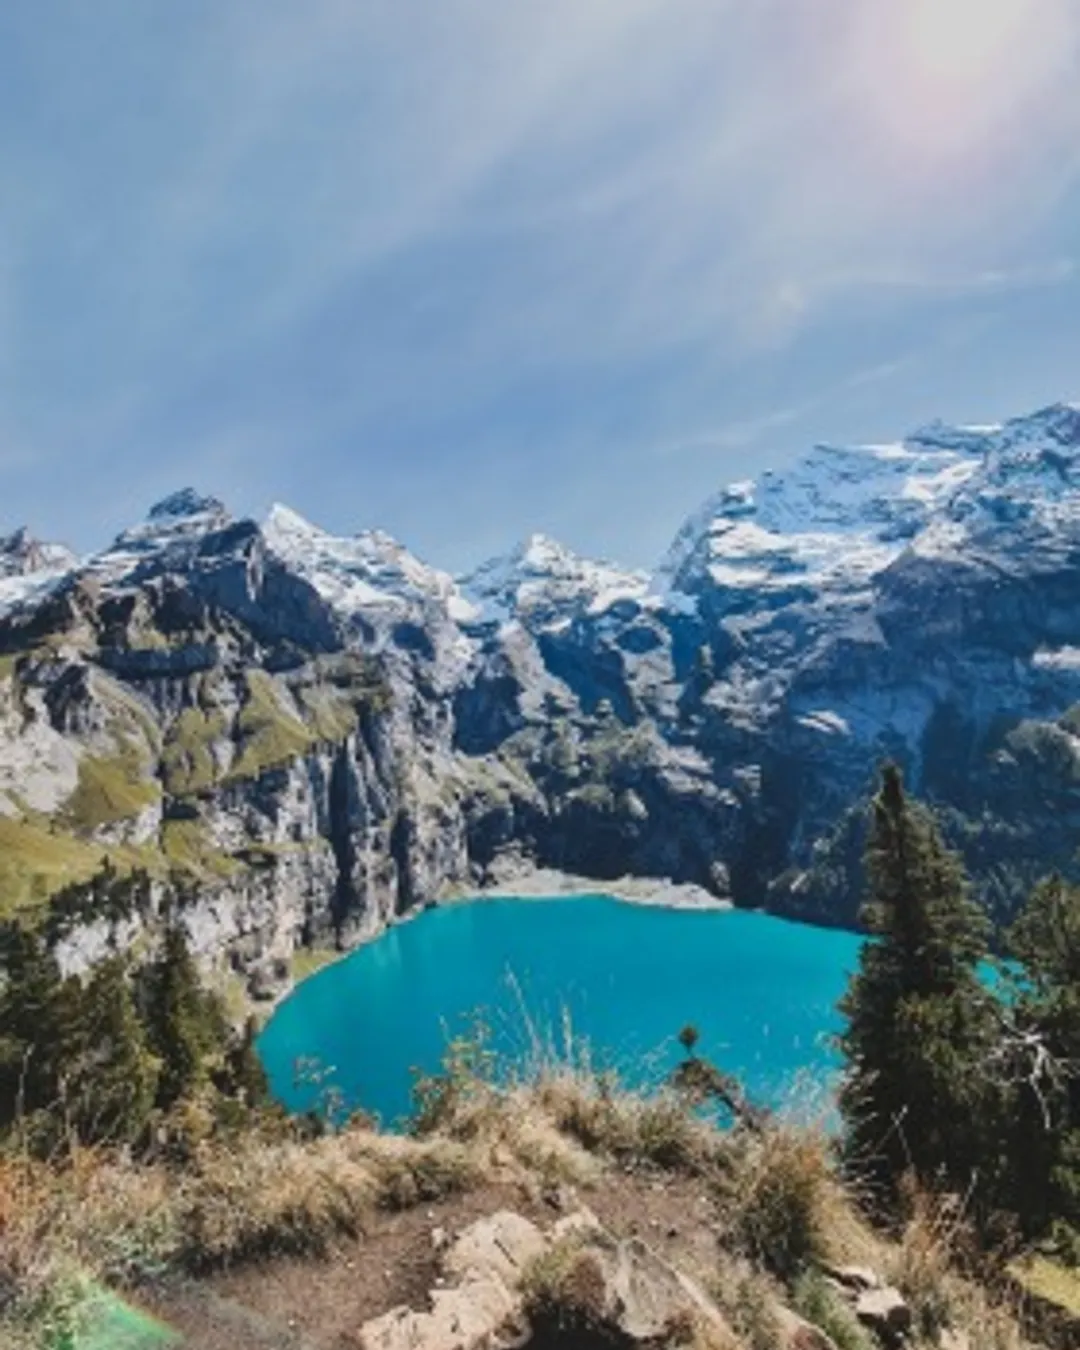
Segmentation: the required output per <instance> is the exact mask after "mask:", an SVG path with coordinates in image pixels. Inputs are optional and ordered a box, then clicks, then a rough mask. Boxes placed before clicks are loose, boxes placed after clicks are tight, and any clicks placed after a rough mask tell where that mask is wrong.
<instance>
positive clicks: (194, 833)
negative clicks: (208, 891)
mask: <svg viewBox="0 0 1080 1350" xmlns="http://www.w3.org/2000/svg"><path fill="white" fill-rule="evenodd" d="M161 851H162V853H163V854H164V856H165V859H166V861H167V862H168V863H169V865H170V866H172V867H175V868H178V869H179V870H180V871H182V872H189V873H191V874H192V875H193V876H197V877H206V878H216V879H218V880H227V879H228V878H230V877H233V876H235V875H236V873H237V872H238V871H240V870H241V864H240V863H238V862H237V860H236V859H235V858H234V857H233V856H232V854H230V853H226V852H224V851H223V850H222V849H219V848H218V847H217V846H216V845H215V844H214V842H213V840H212V838H211V837H210V834H209V832H208V831H207V829H206V826H205V825H204V824H203V822H202V821H201V820H198V819H192V820H166V821H163V822H162V826H161Z"/></svg>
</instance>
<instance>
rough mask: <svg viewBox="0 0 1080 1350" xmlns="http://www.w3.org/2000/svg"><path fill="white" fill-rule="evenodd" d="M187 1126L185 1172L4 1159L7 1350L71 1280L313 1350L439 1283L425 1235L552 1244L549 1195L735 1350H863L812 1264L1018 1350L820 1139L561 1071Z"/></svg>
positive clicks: (53, 1305) (470, 1078)
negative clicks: (365, 1107)
mask: <svg viewBox="0 0 1080 1350" xmlns="http://www.w3.org/2000/svg"><path fill="white" fill-rule="evenodd" d="M188 1115H189V1120H188V1125H187V1128H188V1129H189V1130H190V1131H192V1132H193V1137H194V1138H198V1137H199V1136H200V1135H201V1136H202V1137H203V1142H202V1144H201V1145H200V1146H199V1147H198V1148H197V1149H196V1150H195V1151H194V1152H193V1153H192V1154H191V1155H190V1159H189V1161H187V1162H183V1163H178V1164H173V1165H167V1164H165V1163H163V1162H158V1163H145V1164H137V1163H133V1162H132V1161H131V1160H130V1159H124V1158H122V1157H117V1156H111V1155H109V1154H107V1153H96V1154H81V1155H79V1156H78V1157H77V1158H76V1159H75V1160H73V1165H70V1166H67V1167H65V1168H63V1169H60V1170H58V1169H57V1168H56V1167H46V1166H44V1165H39V1164H34V1163H31V1162H28V1161H26V1160H25V1159H24V1158H21V1157H20V1156H19V1155H18V1154H17V1153H16V1154H13V1155H11V1156H9V1157H8V1158H7V1159H6V1160H4V1161H2V1162H0V1215H7V1216H8V1227H7V1229H6V1230H5V1237H6V1244H5V1245H4V1246H3V1247H0V1279H2V1278H3V1277H4V1276H5V1275H6V1276H7V1277H8V1278H9V1279H14V1280H15V1282H16V1286H17V1287H19V1288H20V1289H22V1290H23V1291H24V1293H23V1298H22V1301H21V1303H19V1304H17V1305H15V1306H14V1307H12V1308H9V1310H8V1313H7V1322H6V1325H5V1324H4V1323H3V1322H0V1332H4V1333H6V1334H7V1336H8V1341H7V1342H5V1344H7V1343H9V1342H10V1343H11V1344H20V1343H19V1342H18V1341H17V1340H16V1339H15V1338H16V1334H17V1333H19V1334H21V1332H22V1330H25V1328H26V1327H27V1326H29V1325H30V1324H31V1323H34V1322H35V1321H36V1325H37V1326H38V1327H40V1326H41V1325H42V1321H43V1319H44V1320H47V1319H48V1318H50V1317H51V1318H52V1319H53V1320H54V1321H56V1320H60V1319H62V1317H63V1315H64V1314H63V1307H64V1300H65V1298H66V1297H67V1295H68V1294H69V1293H70V1290H71V1288H72V1278H73V1272H75V1271H76V1270H80V1271H89V1272H91V1273H92V1274H93V1275H94V1276H95V1277H96V1278H98V1279H101V1280H104V1281H105V1282H107V1283H109V1282H111V1283H113V1284H117V1283H119V1284H120V1285H125V1284H130V1283H131V1282H132V1281H134V1283H135V1284H136V1285H137V1286H138V1285H140V1283H142V1284H143V1285H144V1288H145V1291H146V1292H145V1293H144V1296H146V1297H150V1298H151V1301H153V1300H154V1299H157V1300H158V1306H159V1307H161V1308H164V1309H165V1310H166V1313H167V1314H168V1310H169V1308H170V1306H171V1307H172V1308H173V1309H174V1310H176V1311H178V1312H180V1313H183V1314H184V1316H186V1317H188V1318H189V1319H193V1320H191V1321H190V1326H191V1327H193V1328H194V1329H195V1330H196V1331H198V1332H199V1334H200V1337H201V1335H202V1334H203V1333H204V1332H205V1334H206V1339H205V1340H204V1339H201V1338H200V1339H197V1340H193V1341H192V1344H198V1345H200V1346H203V1345H216V1344H217V1342H216V1341H215V1340H213V1339H212V1336H211V1332H212V1330H213V1328H212V1326H210V1324H208V1323H206V1322H205V1320H204V1321H203V1322H200V1320H199V1318H200V1317H201V1316H204V1314H205V1310H206V1308H208V1307H213V1306H215V1304H216V1303H217V1302H220V1300H222V1299H223V1298H224V1299H228V1300H231V1301H232V1302H233V1304H234V1305H236V1304H237V1303H239V1304H241V1305H242V1306H243V1307H244V1308H247V1309H249V1310H257V1311H258V1314H259V1315H260V1316H261V1317H262V1318H263V1319H264V1321H265V1319H266V1318H268V1317H270V1316H272V1317H273V1318H274V1319H276V1324H277V1325H279V1326H280V1327H281V1328H282V1329H284V1328H286V1327H293V1328H296V1327H298V1328H300V1330H301V1331H302V1332H303V1333H304V1334H305V1335H306V1336H308V1337H309V1338H310V1340H311V1343H313V1344H325V1345H329V1344H332V1343H336V1342H335V1341H333V1340H332V1333H336V1332H340V1331H345V1330H349V1331H350V1332H352V1331H355V1329H356V1326H357V1320H358V1318H359V1311H360V1308H361V1305H362V1307H363V1309H364V1316H365V1317H366V1316H374V1315H377V1314H378V1313H380V1312H382V1311H385V1310H386V1309H387V1308H388V1307H390V1306H392V1305H393V1304H394V1303H395V1302H396V1301H398V1299H399V1298H400V1297H406V1298H408V1299H410V1300H412V1301H418V1300H420V1299H421V1297H422V1294H423V1292H424V1291H425V1290H426V1289H427V1288H429V1287H430V1285H431V1283H432V1282H433V1279H434V1273H435V1272H434V1268H433V1265H432V1244H431V1231H432V1229H433V1228H434V1227H436V1226H439V1225H443V1226H446V1225H451V1226H452V1225H454V1224H457V1223H461V1222H463V1221H464V1220H466V1219H468V1218H471V1217H476V1215H477V1214H480V1213H485V1212H492V1211H493V1210H494V1209H498V1208H506V1207H510V1208H516V1209H518V1210H519V1211H520V1212H523V1213H526V1214H529V1215H531V1216H533V1217H537V1218H539V1219H540V1221H542V1222H543V1223H544V1225H545V1226H548V1225H549V1224H550V1222H551V1220H552V1218H553V1217H554V1216H553V1214H552V1210H551V1209H550V1207H549V1205H548V1200H546V1199H545V1197H550V1196H551V1195H554V1194H558V1195H573V1196H574V1197H575V1198H574V1199H571V1200H564V1201H561V1202H560V1203H561V1204H563V1205H565V1204H568V1203H569V1204H571V1205H575V1204H581V1203H583V1204H585V1205H587V1206H589V1207H591V1208H592V1209H593V1210H594V1211H595V1212H596V1213H597V1214H598V1216H599V1217H600V1219H601V1221H602V1222H603V1223H604V1224H605V1225H606V1226H607V1227H608V1228H609V1229H610V1230H611V1231H612V1232H614V1233H615V1234H616V1235H621V1236H629V1235H632V1234H635V1233H637V1234H640V1235H642V1236H644V1237H645V1238H646V1240H647V1241H648V1242H650V1243H651V1244H653V1245H655V1246H656V1247H657V1249H658V1250H659V1251H660V1252H661V1253H662V1254H663V1255H664V1256H665V1257H666V1258H667V1259H668V1260H669V1261H671V1262H673V1263H674V1264H676V1265H677V1266H678V1267H679V1268H680V1269H682V1270H683V1271H684V1272H685V1273H687V1274H688V1275H690V1276H692V1277H693V1278H695V1279H697V1280H698V1281H699V1283H701V1284H702V1285H703V1286H704V1287H706V1288H707V1289H708V1290H709V1292H710V1293H711V1294H712V1295H713V1297H714V1298H715V1299H716V1300H717V1301H718V1303H719V1304H720V1305H721V1306H722V1308H723V1309H724V1311H725V1312H726V1314H727V1316H728V1318H729V1319H730V1321H731V1323H732V1325H733V1326H734V1327H735V1328H736V1329H737V1331H738V1333H739V1341H738V1344H739V1345H740V1346H742V1347H744V1348H745V1350H766V1348H767V1350H773V1347H774V1346H775V1345H776V1344H777V1333H776V1326H777V1320H776V1319H777V1317H778V1316H779V1315H780V1314H779V1309H780V1307H781V1306H782V1305H786V1306H788V1307H790V1306H795V1307H797V1308H798V1309H799V1310H800V1311H801V1313H802V1315H804V1316H808V1317H810V1318H811V1319H812V1320H815V1321H817V1322H818V1323H819V1325H822V1326H823V1327H825V1328H826V1329H827V1330H829V1331H830V1333H831V1334H833V1335H834V1337H835V1339H836V1341H837V1344H838V1345H841V1346H843V1347H844V1350H869V1345H868V1342H867V1341H866V1340H865V1337H863V1339H858V1336H859V1330H858V1328H857V1327H853V1323H852V1321H851V1319H850V1317H846V1310H845V1308H844V1307H842V1306H840V1305H838V1304H837V1302H836V1300H835V1298H833V1297H832V1295H831V1294H830V1292H829V1289H828V1286H827V1285H826V1284H825V1283H824V1282H823V1281H822V1278H821V1276H820V1274H819V1273H817V1272H819V1271H820V1268H821V1264H822V1263H825V1262H844V1263H857V1264H861V1265H870V1266H872V1267H874V1268H875V1269H876V1270H878V1271H879V1272H880V1273H881V1274H882V1275H883V1276H884V1277H885V1278H886V1279H888V1280H890V1281H892V1282H894V1283H895V1284H897V1285H898V1286H899V1288H900V1289H901V1290H902V1291H903V1293H904V1294H905V1296H906V1297H907V1298H908V1300H909V1302H910V1304H911V1306H912V1308H913V1310H914V1313H915V1316H916V1321H917V1325H918V1328H919V1335H918V1337H917V1339H916V1341H915V1344H916V1345H918V1346H930V1345H932V1344H936V1343H937V1334H938V1332H939V1331H940V1330H941V1328H942V1327H944V1326H946V1325H947V1326H951V1327H952V1328H954V1329H962V1330H963V1329H966V1330H968V1331H969V1332H971V1333H973V1334H974V1336H975V1340H974V1341H973V1344H978V1345H979V1346H980V1347H984V1346H985V1347H988V1350H1019V1348H1020V1346H1021V1345H1022V1344H1023V1341H1022V1337H1021V1335H1020V1332H1019V1329H1018V1326H1017V1323H1016V1321H1015V1319H1014V1317H1013V1315H1012V1313H1011V1311H1010V1309H1009V1308H1008V1307H1007V1306H1004V1305H1003V1304H1002V1303H1000V1302H999V1301H998V1299H997V1297H996V1296H995V1293H994V1291H993V1290H987V1289H985V1288H982V1287H980V1286H978V1285H975V1284H973V1283H971V1282H970V1281H968V1280H965V1279H963V1278H961V1276H960V1275H959V1274H957V1273H956V1271H955V1270H954V1269H953V1267H952V1265H951V1261H950V1247H951V1244H952V1242H953V1241H954V1239H955V1237H956V1234H955V1219H954V1217H950V1218H949V1219H948V1222H947V1223H945V1222H939V1221H938V1219H937V1216H936V1214H935V1211H934V1210H933V1208H932V1207H928V1206H923V1207H922V1208H921V1209H920V1208H918V1207H917V1208H916V1211H915V1212H914V1213H913V1215H912V1216H911V1217H910V1219H909V1222H908V1223H907V1225H906V1227H903V1230H902V1232H901V1233H900V1236H899V1237H896V1236H895V1235H893V1236H888V1235H885V1234H883V1233H881V1232H877V1231H875V1230H874V1229H873V1228H871V1227H870V1225H869V1224H868V1222H867V1221H866V1219H865V1218H864V1217H863V1216H862V1215H861V1213H860V1212H859V1209H858V1207H857V1205H856V1204H855V1202H854V1200H853V1198H852V1197H851V1195H850V1194H849V1193H848V1192H847V1190H846V1189H845V1187H844V1186H843V1184H842V1183H841V1181H840V1179H839V1178H838V1177H837V1175H836V1174H835V1172H834V1170H833V1166H832V1163H831V1160H830V1154H829V1149H828V1145H827V1141H826V1140H825V1138H824V1136H823V1135H821V1134H820V1133H819V1132H817V1131H814V1130H807V1129H795V1128H784V1127H780V1126H776V1127H772V1128H770V1129H768V1130H767V1131H766V1132H765V1133H764V1134H761V1135H755V1134H751V1133H747V1132H736V1133H731V1132H726V1133H725V1132H719V1131H717V1130H715V1129H714V1128H712V1127H711V1126H709V1125H707V1124H705V1123H703V1122H702V1121H701V1120H700V1119H699V1118H697V1117H695V1116H694V1115H693V1114H692V1113H691V1112H689V1111H688V1110H687V1109H686V1108H685V1107H684V1106H683V1105H681V1104H680V1103H679V1102H677V1101H676V1100H675V1099H673V1098H671V1097H666V1096H659V1097H653V1098H643V1097H639V1096H631V1095H628V1094H624V1093H621V1092H620V1091H618V1090H617V1089H612V1087H611V1086H610V1085H608V1084H605V1083H602V1082H599V1081H598V1080H596V1079H595V1078H593V1077H590V1076H589V1075H587V1074H583V1073H579V1072H574V1071H570V1070H564V1069H558V1068H554V1069H552V1068H543V1069H541V1070H540V1071H539V1072H537V1073H534V1074H532V1075H530V1076H529V1078H528V1081H525V1082H523V1083H521V1084H520V1085H518V1086H516V1087H512V1088H505V1089H497V1088H495V1087H493V1086H491V1085H489V1084H488V1083H486V1082H484V1081H483V1080H482V1078H481V1077H478V1076H476V1075H475V1074H474V1073H472V1072H471V1071H469V1070H462V1069H461V1068H460V1066H459V1067H458V1068H457V1069H456V1070H455V1071H454V1073H453V1074H452V1075H451V1076H450V1077H449V1078H448V1079H445V1080H443V1082H442V1084H441V1086H440V1088H439V1090H438V1091H437V1092H436V1093H435V1094H434V1096H432V1097H431V1098H429V1110H428V1112H427V1113H426V1126H425V1129H424V1131H423V1133H421V1134H420V1135H418V1136H417V1137H401V1136H394V1135H387V1134H382V1133H379V1132H377V1131H375V1130H373V1129H371V1128H369V1127H368V1126H366V1125H363V1124H353V1125H351V1126H349V1127H347V1128H346V1129H344V1130H343V1131H342V1132H341V1133H339V1134H337V1135H334V1136H331V1137H325V1138H321V1139H316V1140H309V1141H307V1142H303V1141H301V1140H299V1139H297V1138H289V1137H286V1136H285V1135H284V1134H283V1133H282V1132H281V1130H280V1128H279V1129H277V1130H276V1132H275V1131H273V1130H269V1131H266V1130H264V1131H261V1132H255V1133H247V1134H242V1135H240V1136H234V1137H232V1138H229V1137H215V1136H213V1135H212V1134H208V1133H207V1129H208V1126H207V1121H206V1118H205V1117H204V1116H202V1115H200V1113H199V1111H198V1109H196V1108H192V1110H191V1111H190V1112H189V1113H188ZM568 1188H569V1189H568ZM558 1208H559V1205H558V1204H557V1205H556V1212H557V1210H558ZM410 1215H412V1216H415V1217H412V1218H410V1217H408V1216H410ZM408 1234H411V1235H412V1237H411V1239H409V1241H411V1244H412V1245H411V1246H410V1245H409V1242H407V1241H406V1236H407V1235H408ZM358 1239H359V1240H358ZM315 1257H317V1258H318V1260H317V1261H316V1262H314V1263H310V1262H311V1259H312V1258H315ZM399 1267H400V1268H399ZM421 1267H422V1269H421ZM169 1270H171V1271H173V1272H174V1273H176V1274H178V1275H183V1274H184V1272H186V1273H187V1277H188V1278H194V1279H195V1281H196V1283H195V1285H194V1286H190V1288H191V1289H192V1291H193V1292H192V1294H189V1295H185V1296H184V1297H185V1298H186V1304H184V1307H181V1306H180V1304H178V1303H176V1301H175V1298H174V1302H173V1304H172V1305H170V1304H169V1297H170V1296H169V1295H168V1294H162V1293H158V1294H155V1293H153V1290H154V1289H158V1288H159V1286H158V1284H157V1277H158V1276H159V1275H160V1274H161V1273H162V1272H164V1271H169ZM410 1272H411V1275H410ZM542 1275H543V1272H539V1274H538V1278H539V1276H542ZM421 1277H422V1278H421ZM410 1278H412V1279H413V1283H412V1284H410V1283H409V1280H410ZM147 1281H149V1283H146V1282H147ZM403 1282H404V1285H403ZM402 1290H404V1292H402ZM200 1291H201V1292H200ZM342 1299H344V1300H346V1301H345V1302H344V1303H342V1302H341V1300H342ZM161 1300H164V1302H162V1301H161ZM335 1300H337V1302H335ZM184 1308H186V1312H185V1311H184ZM200 1309H201V1310H202V1312H200ZM335 1318H337V1319H339V1320H338V1321H337V1322H335V1320H334V1319H335ZM342 1318H346V1321H342V1320H341V1319H342ZM20 1319H22V1320H21V1322H20ZM324 1337H325V1339H323V1338H324ZM23 1344H29V1342H23Z"/></svg>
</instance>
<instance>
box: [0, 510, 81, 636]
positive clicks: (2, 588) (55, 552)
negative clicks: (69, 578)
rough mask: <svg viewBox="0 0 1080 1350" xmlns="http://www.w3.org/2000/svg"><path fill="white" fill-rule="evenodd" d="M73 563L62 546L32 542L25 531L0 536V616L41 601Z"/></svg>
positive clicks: (70, 556)
mask: <svg viewBox="0 0 1080 1350" xmlns="http://www.w3.org/2000/svg"><path fill="white" fill-rule="evenodd" d="M77 562H78V559H77V558H76V557H75V555H74V553H72V552H71V550H70V549H68V548H65V547H64V546H63V544H49V543H44V542H42V541H41V540H39V539H35V538H34V537H33V536H32V535H31V534H30V532H29V531H28V530H27V529H26V528H25V527H23V528H22V529H19V530H16V531H15V532H14V533H13V534H9V535H4V536H0V616H2V615H4V614H6V613H8V612H9V611H11V610H12V609H14V608H16V606H18V605H21V604H24V603H27V602H30V601H33V600H36V599H39V598H43V597H44V596H45V595H46V594H47V593H48V592H49V591H50V590H51V589H52V588H53V587H54V586H55V585H56V583H57V582H58V581H59V580H60V579H61V578H63V577H65V576H66V575H67V574H68V573H69V572H70V571H71V569H72V568H73V567H75V566H76V564H77Z"/></svg>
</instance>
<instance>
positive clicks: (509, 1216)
mask: <svg viewBox="0 0 1080 1350" xmlns="http://www.w3.org/2000/svg"><path fill="white" fill-rule="evenodd" d="M546 1248H547V1239H546V1238H545V1237H544V1235H543V1233H541V1231H540V1229H539V1228H537V1226H536V1225H535V1224H534V1223H530V1222H529V1220H528V1219H525V1218H522V1216H521V1215H520V1214H515V1213H514V1212H513V1211H512V1210H505V1209H504V1210H500V1211H499V1212H498V1213H497V1214H492V1215H491V1216H490V1217H489V1218H486V1219H478V1220H477V1222H476V1223H474V1224H470V1226H469V1227H468V1228H466V1229H465V1230H464V1231H463V1232H462V1233H461V1234H460V1236H459V1237H458V1238H457V1240H456V1241H455V1242H453V1243H452V1244H451V1245H450V1246H449V1247H448V1248H447V1250H446V1253H445V1254H444V1256H443V1258H442V1262H441V1266H442V1272H443V1274H444V1275H445V1276H446V1277H447V1279H449V1280H455V1281H458V1282H459V1283H460V1282H463V1281H465V1280H467V1279H474V1278H476V1279H483V1278H488V1279H497V1280H500V1281H501V1282H502V1283H503V1284H504V1285H506V1286H508V1287H509V1288H511V1289H516V1288H517V1286H518V1285H519V1284H520V1283H521V1277H522V1275H523V1274H524V1273H525V1270H526V1269H527V1267H528V1266H529V1264H530V1263H531V1262H532V1261H534V1260H535V1259H536V1258H537V1257H538V1256H541V1255H542V1254H543V1252H544V1251H545V1250H546Z"/></svg>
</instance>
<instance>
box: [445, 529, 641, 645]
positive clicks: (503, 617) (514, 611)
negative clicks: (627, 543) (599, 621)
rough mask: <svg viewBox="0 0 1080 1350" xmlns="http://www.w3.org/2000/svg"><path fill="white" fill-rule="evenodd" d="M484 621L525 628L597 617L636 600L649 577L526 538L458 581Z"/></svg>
mask: <svg viewBox="0 0 1080 1350" xmlns="http://www.w3.org/2000/svg"><path fill="white" fill-rule="evenodd" d="M460 584H461V588H462V591H463V593H464V594H465V595H466V596H467V597H468V598H469V599H470V600H471V601H473V602H474V604H475V605H476V606H477V608H478V610H479V613H480V619H481V621H482V622H484V623H505V622H507V621H509V620H512V619H520V620H522V621H524V622H526V623H530V624H534V625H535V624H539V625H545V624H551V623H558V622H562V621H564V620H565V619H566V618H568V617H570V616H571V615H573V614H577V613H590V614H599V613H602V612H603V611H604V610H606V609H609V608H610V607H611V606H612V605H613V604H615V603H616V602H617V601H619V600H632V601H636V602H639V603H640V602H642V601H644V600H645V598H646V596H647V594H648V591H649V575H648V573H646V572H632V571H627V570H626V569H625V568H621V567H618V566H616V565H615V564H614V563H609V562H592V561H589V560H588V559H586V558H582V557H581V556H580V555H578V554H577V553H575V552H573V550H572V549H569V548H567V547H565V545H563V544H560V543H558V542H557V541H556V540H554V539H551V538H549V537H548V536H547V535H544V534H532V535H530V536H529V537H528V539H526V540H524V541H523V542H522V543H520V544H518V546H517V547H516V548H514V549H512V550H511V551H510V552H509V553H506V554H503V555H501V556H499V557H496V558H492V559H490V560H489V561H488V562H486V563H483V564H482V565H481V566H480V567H478V568H477V569H476V570H475V571H474V572H471V573H469V574H468V575H467V576H465V577H463V578H461V580H460Z"/></svg>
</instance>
